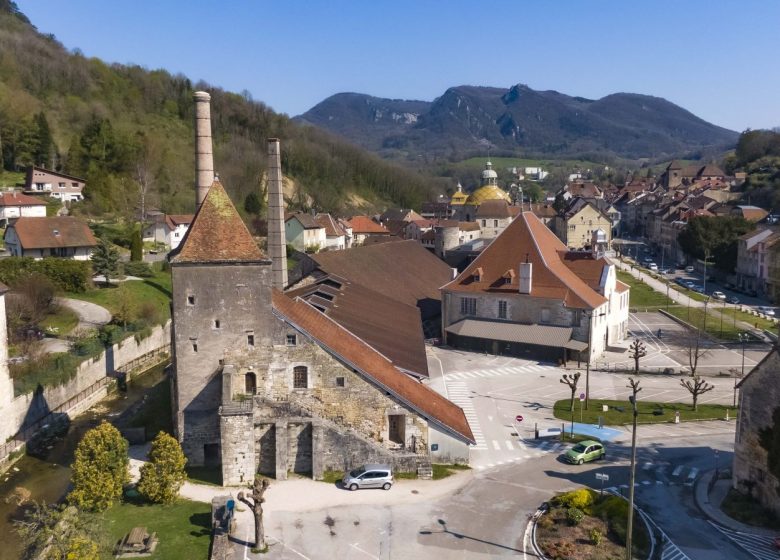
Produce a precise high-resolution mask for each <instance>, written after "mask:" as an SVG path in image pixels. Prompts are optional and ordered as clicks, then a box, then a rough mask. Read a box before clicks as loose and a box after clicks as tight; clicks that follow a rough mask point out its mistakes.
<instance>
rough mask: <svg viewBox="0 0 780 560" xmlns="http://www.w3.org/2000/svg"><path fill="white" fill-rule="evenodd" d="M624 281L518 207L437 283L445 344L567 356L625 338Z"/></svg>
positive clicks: (531, 355) (593, 351) (555, 357)
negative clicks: (451, 275)
mask: <svg viewBox="0 0 780 560" xmlns="http://www.w3.org/2000/svg"><path fill="white" fill-rule="evenodd" d="M627 324H628V286H626V285H625V284H623V283H622V282H619V281H618V280H617V276H616V271H615V266H614V265H613V264H612V263H611V262H610V261H609V260H608V259H606V258H604V257H601V256H599V255H597V254H593V253H591V252H588V251H570V250H568V249H567V248H566V246H564V245H563V244H562V243H561V241H560V240H559V239H557V238H556V237H555V235H554V234H553V233H552V232H551V231H550V230H549V229H548V228H547V226H545V225H544V224H543V223H542V222H541V220H539V218H537V217H536V216H535V215H534V214H533V213H532V212H523V213H522V214H520V216H518V217H517V218H516V219H515V220H514V221H513V222H512V223H511V224H510V225H509V227H507V228H506V229H505V230H504V231H503V233H501V234H500V235H499V236H498V237H496V239H495V240H493V242H492V243H491V244H490V245H488V246H487V247H486V248H485V249H484V251H482V252H481V253H480V255H479V256H478V257H477V258H476V259H475V260H474V261H473V262H472V263H471V264H470V265H468V266H467V267H466V268H465V270H464V271H463V272H462V273H461V274H459V275H458V276H457V278H455V279H454V280H453V281H451V282H450V283H448V284H446V285H445V286H444V287H443V288H442V328H443V331H444V333H445V334H444V336H445V341H446V343H447V344H449V345H451V346H454V347H457V348H463V349H467V350H475V351H479V352H489V353H493V354H508V355H515V356H521V357H527V358H533V359H543V360H548V361H553V362H554V361H558V360H562V361H565V360H567V359H570V358H575V359H576V358H581V357H582V356H583V355H584V356H587V355H588V354H589V355H590V357H591V359H593V358H596V357H598V356H599V355H601V353H602V352H604V350H605V348H606V347H607V345H609V344H612V343H615V342H619V341H621V340H623V339H624V337H625V335H626V329H627Z"/></svg>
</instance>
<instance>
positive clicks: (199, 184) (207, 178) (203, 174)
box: [192, 91, 214, 212]
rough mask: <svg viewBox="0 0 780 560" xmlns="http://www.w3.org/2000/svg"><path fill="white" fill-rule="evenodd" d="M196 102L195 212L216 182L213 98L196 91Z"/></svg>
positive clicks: (194, 96) (203, 92)
mask: <svg viewBox="0 0 780 560" xmlns="http://www.w3.org/2000/svg"><path fill="white" fill-rule="evenodd" d="M192 98H193V99H194V100H195V211H196V212H197V211H198V209H199V208H200V205H201V204H203V200H204V199H205V198H206V195H207V194H208V192H209V189H210V188H211V183H213V182H214V153H213V150H212V147H211V96H210V95H209V94H208V93H206V92H205V91H196V92H195V93H194V94H193V95H192Z"/></svg>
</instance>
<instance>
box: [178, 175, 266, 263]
mask: <svg viewBox="0 0 780 560" xmlns="http://www.w3.org/2000/svg"><path fill="white" fill-rule="evenodd" d="M168 258H169V260H170V261H171V262H172V263H206V262H211V263H219V262H225V263H228V262H253V261H255V262H256V261H265V260H268V257H266V255H265V254H264V253H263V251H261V250H260V248H259V247H258V246H257V243H255V240H254V239H252V235H251V234H250V233H249V230H248V229H247V228H246V225H244V221H243V220H242V219H241V216H239V214H238V211H237V210H236V207H235V206H233V203H232V202H231V201H230V197H229V196H228V194H227V192H225V187H223V186H222V183H220V182H219V179H216V180H215V181H214V183H212V185H211V188H210V189H209V192H208V194H207V195H206V198H205V200H204V201H203V204H202V205H201V206H200V208H199V209H198V213H197V214H195V218H194V219H193V221H192V225H191V226H190V229H189V230H188V231H187V234H186V235H185V236H184V239H183V240H182V242H181V243H180V244H179V247H178V248H177V249H176V250H174V251H172V252H171V253H170V255H169V256H168Z"/></svg>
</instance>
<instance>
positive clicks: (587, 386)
mask: <svg viewBox="0 0 780 560" xmlns="http://www.w3.org/2000/svg"><path fill="white" fill-rule="evenodd" d="M595 313H596V310H595V309H594V310H593V311H591V312H590V315H588V312H587V311H586V312H585V316H586V317H587V318H588V360H587V361H586V362H585V410H590V409H589V408H588V404H589V402H590V354H591V348H590V345H591V343H592V341H593V317H603V316H604V315H606V313H600V314H598V315H595ZM607 328H609V326H607Z"/></svg>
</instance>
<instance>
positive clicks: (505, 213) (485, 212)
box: [477, 200, 510, 218]
mask: <svg viewBox="0 0 780 560" xmlns="http://www.w3.org/2000/svg"><path fill="white" fill-rule="evenodd" d="M509 215H510V214H509V204H508V203H507V201H506V200H486V201H485V202H483V203H482V204H480V205H479V208H477V218H508V217H509Z"/></svg>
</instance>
